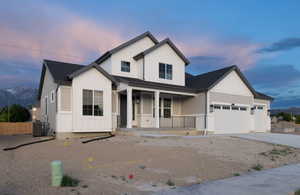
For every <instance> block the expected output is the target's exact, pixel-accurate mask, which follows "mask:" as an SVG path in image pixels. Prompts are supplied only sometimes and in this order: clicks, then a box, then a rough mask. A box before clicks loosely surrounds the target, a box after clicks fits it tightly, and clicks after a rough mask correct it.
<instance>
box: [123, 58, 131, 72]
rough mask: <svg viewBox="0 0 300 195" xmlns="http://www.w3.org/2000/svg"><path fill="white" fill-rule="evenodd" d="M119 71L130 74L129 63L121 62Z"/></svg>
mask: <svg viewBox="0 0 300 195" xmlns="http://www.w3.org/2000/svg"><path fill="white" fill-rule="evenodd" d="M121 71H122V72H130V62H127V61H121Z"/></svg>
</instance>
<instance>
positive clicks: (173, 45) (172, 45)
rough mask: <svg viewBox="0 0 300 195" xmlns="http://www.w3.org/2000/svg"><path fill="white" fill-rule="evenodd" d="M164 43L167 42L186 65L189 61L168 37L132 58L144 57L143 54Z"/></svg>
mask: <svg viewBox="0 0 300 195" xmlns="http://www.w3.org/2000/svg"><path fill="white" fill-rule="evenodd" d="M164 44H168V45H169V46H170V47H171V48H172V49H173V50H174V51H175V53H176V54H177V55H178V56H179V57H180V58H181V59H182V60H183V61H184V63H185V65H188V64H189V63H190V61H189V60H188V59H187V58H186V57H185V56H184V55H183V54H182V53H181V51H180V50H179V49H178V48H177V47H176V46H175V44H174V43H173V42H172V41H171V40H170V39H169V38H167V39H164V40H163V41H161V42H159V43H158V44H156V45H154V46H152V47H150V48H149V49H146V50H145V51H143V52H141V53H139V54H137V55H136V56H134V57H133V59H135V60H139V59H141V58H142V57H144V56H145V55H147V54H149V53H151V52H152V51H154V50H156V49H157V48H159V47H161V46H163V45H164Z"/></svg>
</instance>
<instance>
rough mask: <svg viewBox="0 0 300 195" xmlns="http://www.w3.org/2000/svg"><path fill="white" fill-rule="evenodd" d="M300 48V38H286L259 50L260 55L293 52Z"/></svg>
mask: <svg viewBox="0 0 300 195" xmlns="http://www.w3.org/2000/svg"><path fill="white" fill-rule="evenodd" d="M297 47H300V38H296V37H295V38H286V39H282V40H280V41H278V42H275V43H273V44H271V45H270V46H268V47H265V48H262V49H260V50H258V52H260V53H267V52H277V51H285V50H291V49H294V48H297Z"/></svg>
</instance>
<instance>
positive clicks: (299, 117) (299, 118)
mask: <svg viewBox="0 0 300 195" xmlns="http://www.w3.org/2000/svg"><path fill="white" fill-rule="evenodd" d="M296 123H297V124H300V115H297V116H296Z"/></svg>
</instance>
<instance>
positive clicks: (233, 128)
mask: <svg viewBox="0 0 300 195" xmlns="http://www.w3.org/2000/svg"><path fill="white" fill-rule="evenodd" d="M214 121H215V124H214V125H215V133H248V132H250V130H251V115H250V111H249V109H247V110H246V111H241V110H223V109H217V110H214Z"/></svg>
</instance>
